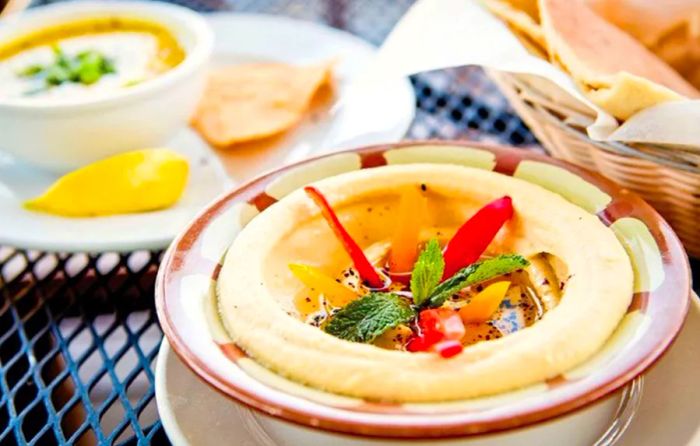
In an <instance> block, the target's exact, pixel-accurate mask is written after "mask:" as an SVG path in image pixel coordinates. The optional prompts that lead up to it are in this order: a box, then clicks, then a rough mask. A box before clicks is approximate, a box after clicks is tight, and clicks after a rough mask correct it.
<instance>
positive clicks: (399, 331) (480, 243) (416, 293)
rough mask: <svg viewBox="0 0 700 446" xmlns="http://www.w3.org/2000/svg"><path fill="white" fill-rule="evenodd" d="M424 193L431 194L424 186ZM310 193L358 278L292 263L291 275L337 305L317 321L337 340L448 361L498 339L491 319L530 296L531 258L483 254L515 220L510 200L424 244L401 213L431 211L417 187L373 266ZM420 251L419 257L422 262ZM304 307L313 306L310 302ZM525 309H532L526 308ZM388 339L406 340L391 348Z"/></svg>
mask: <svg viewBox="0 0 700 446" xmlns="http://www.w3.org/2000/svg"><path fill="white" fill-rule="evenodd" d="M421 189H422V190H423V191H425V185H423V186H422V187H421ZM305 191H306V193H307V195H309V197H310V198H311V199H312V200H313V201H314V203H315V204H316V205H317V206H318V207H319V208H320V209H321V212H322V215H323V217H324V218H325V220H326V221H327V222H328V224H329V225H330V227H331V229H332V230H333V233H334V234H335V236H336V238H337V239H338V240H339V241H340V242H341V244H342V246H343V248H344V249H345V251H346V252H347V254H348V255H349V257H350V258H351V260H352V263H353V268H351V269H349V270H347V271H346V272H345V273H344V274H343V276H344V277H343V279H348V278H349V277H354V278H355V279H356V280H355V282H354V283H353V282H348V281H347V280H345V281H344V280H342V279H340V278H336V279H334V278H333V277H330V276H328V275H326V274H325V273H324V272H323V271H322V270H321V269H318V268H316V267H312V266H307V265H298V264H293V265H290V268H291V270H292V273H293V274H294V275H295V276H296V277H297V278H298V279H299V280H301V281H302V282H303V283H304V284H305V285H307V286H308V287H309V288H310V289H311V290H312V291H315V292H318V293H320V294H322V295H323V297H324V302H326V303H328V304H329V306H330V307H332V309H331V311H329V312H328V313H327V317H324V318H322V320H318V319H316V320H315V322H316V323H315V324H314V325H318V326H320V327H321V328H322V329H323V330H324V331H325V332H327V333H329V334H331V335H333V336H336V337H338V338H341V339H344V340H348V341H353V342H363V343H375V345H383V344H389V345H391V348H400V349H403V350H407V351H411V352H421V351H428V352H435V353H438V354H440V355H441V356H442V357H445V358H449V357H452V356H454V355H457V354H459V353H461V352H462V350H463V346H464V345H465V344H469V343H473V342H478V340H488V339H490V338H491V337H498V336H497V335H490V334H489V333H488V330H487V331H486V332H484V327H483V326H484V324H488V325H487V326H488V327H490V328H491V329H496V327H495V325H494V321H493V320H492V318H493V317H494V314H496V313H497V312H498V311H499V308H500V307H501V304H502V302H503V300H504V298H505V297H506V295H507V294H508V293H509V290H511V289H514V290H517V292H518V298H521V297H522V298H523V299H527V298H528V297H529V296H528V295H527V294H526V292H525V291H524V290H523V291H521V289H524V288H527V274H526V273H524V271H523V269H524V268H526V267H528V266H529V265H530V262H529V261H528V260H526V259H525V258H524V257H522V256H520V255H517V254H510V253H509V254H501V255H495V256H485V255H484V253H485V252H486V249H487V248H488V246H489V244H490V243H491V241H492V240H493V239H494V238H495V236H496V234H497V233H498V232H499V231H500V230H501V228H502V227H503V226H504V224H505V223H506V222H507V221H508V220H509V219H510V218H511V217H512V215H513V206H512V200H511V199H510V197H507V196H506V197H502V198H499V199H497V200H494V201H492V202H491V203H488V204H487V205H486V206H484V207H483V208H481V209H480V210H479V211H477V212H476V213H475V214H474V215H473V216H472V217H471V218H469V219H468V220H467V221H466V222H465V223H464V224H463V225H462V226H461V227H460V228H459V229H458V230H457V231H456V233H455V235H454V236H453V237H452V238H451V239H450V240H449V241H448V242H447V243H446V244H445V246H444V248H443V247H441V245H440V242H439V240H438V239H436V238H431V239H429V240H428V241H427V242H425V243H421V242H419V234H420V230H421V225H420V223H419V224H416V223H415V221H406V218H408V219H409V220H414V219H411V218H410V213H408V212H403V211H407V210H408V209H416V208H420V209H426V207H425V203H424V202H423V200H424V197H423V196H422V195H421V194H420V193H419V192H418V190H417V189H416V190H410V191H408V192H407V194H406V195H405V196H404V197H403V198H402V200H401V203H400V211H399V212H400V213H401V214H402V216H403V218H402V220H400V223H399V225H400V227H399V228H397V230H396V233H395V236H394V237H393V238H392V242H391V248H390V251H389V252H388V253H386V254H385V255H384V256H381V259H380V260H379V261H378V262H375V263H373V262H371V261H370V260H369V258H368V255H367V254H366V253H365V252H364V251H363V250H362V249H361V248H360V247H359V245H358V244H357V243H356V242H355V241H354V240H353V239H352V237H351V236H350V234H349V233H348V231H347V230H346V229H345V228H344V227H343V225H342V223H341V221H340V219H339V218H338V216H337V215H336V214H335V212H334V210H333V209H332V208H331V206H330V204H329V203H328V201H327V200H326V198H325V197H324V196H323V194H322V193H321V192H320V191H319V190H318V189H316V188H314V187H307V188H305ZM417 220H419V221H420V219H417ZM406 244H409V246H406ZM421 246H422V250H421V249H420V247H421ZM417 252H420V254H419V255H418V256H417V259H416V253H417ZM405 265H412V266H413V268H412V271H411V272H410V273H406V272H405V271H401V270H400V269H398V268H397V267H398V266H401V267H405ZM348 285H349V286H348ZM484 285H486V286H485V287H484ZM528 292H529V290H528ZM305 301H306V302H307V303H310V302H312V301H311V298H310V297H308V296H307V297H305ZM341 302H342V303H341ZM508 305H511V303H510V302H509V303H508ZM524 307H529V305H528V304H527V303H525V304H524ZM532 307H536V305H532ZM530 322H532V321H530ZM506 331H507V330H506ZM513 331H514V330H513ZM506 334H507V333H506ZM387 336H392V339H393V340H394V341H395V340H397V339H398V340H399V341H400V342H391V341H390V342H388V343H387V339H386V337H387ZM397 344H398V345H397Z"/></svg>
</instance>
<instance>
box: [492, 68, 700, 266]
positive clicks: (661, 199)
mask: <svg viewBox="0 0 700 446" xmlns="http://www.w3.org/2000/svg"><path fill="white" fill-rule="evenodd" d="M488 75H489V77H490V78H491V79H492V80H493V81H494V82H495V83H496V84H497V85H498V87H499V88H500V89H501V91H502V92H503V94H504V95H505V96H506V98H507V99H508V101H509V102H510V104H511V106H512V107H513V108H514V109H515V111H516V112H517V113H518V114H519V115H520V117H521V118H522V119H523V121H525V123H526V124H527V125H528V126H529V127H530V130H532V132H533V133H534V134H535V136H536V137H537V138H538V139H539V141H540V142H541V144H542V146H543V147H544V148H545V149H546V150H547V151H548V152H549V153H550V154H551V155H552V156H554V157H556V158H560V159H563V160H566V161H569V162H572V163H574V164H577V165H580V166H582V167H585V168H587V169H590V170H594V171H596V172H598V173H600V174H602V175H604V176H606V177H608V178H610V179H612V180H614V181H616V182H617V183H618V184H620V185H622V186H623V187H625V188H628V189H630V190H632V191H634V192H636V193H637V194H639V195H641V196H642V197H643V198H645V199H646V200H647V201H648V202H649V203H650V204H651V205H652V206H654V208H656V210H657V211H658V212H659V213H660V214H661V215H663V216H664V218H665V219H666V220H667V221H668V222H669V223H670V224H671V226H672V227H673V228H674V229H675V231H676V233H677V234H678V236H679V237H680V239H681V240H682V241H683V244H684V245H685V248H686V250H687V251H688V254H689V255H690V256H693V257H700V231H699V230H698V221H700V152H698V151H697V149H696V151H693V150H691V149H669V148H668V147H665V148H664V147H657V146H652V145H646V146H645V145H636V144H635V145H627V144H622V143H617V142H600V141H593V140H591V139H590V138H588V136H587V134H586V129H585V123H587V122H591V121H589V120H588V119H589V118H590V119H592V117H590V116H583V118H584V119H580V118H581V117H582V116H581V115H578V116H576V115H577V113H575V112H574V113H573V114H569V113H567V111H568V109H567V107H566V105H564V106H561V104H571V99H570V98H568V97H565V93H563V92H561V93H559V92H558V91H557V89H551V88H549V89H546V91H544V90H542V89H537V88H533V85H532V84H530V83H528V82H527V81H526V80H524V78H523V77H521V76H520V75H517V74H510V73H505V72H500V71H495V70H489V71H488ZM578 111H579V112H580V110H578ZM572 115H573V119H572ZM577 117H578V118H579V119H577Z"/></svg>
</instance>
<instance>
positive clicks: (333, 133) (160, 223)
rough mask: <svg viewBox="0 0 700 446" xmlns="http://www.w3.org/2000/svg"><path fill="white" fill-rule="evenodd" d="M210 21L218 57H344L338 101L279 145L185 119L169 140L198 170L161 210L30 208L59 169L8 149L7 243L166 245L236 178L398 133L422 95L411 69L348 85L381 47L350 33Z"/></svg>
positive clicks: (3, 159) (249, 18)
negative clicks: (105, 212) (216, 132)
mask: <svg viewBox="0 0 700 446" xmlns="http://www.w3.org/2000/svg"><path fill="white" fill-rule="evenodd" d="M209 22H210V24H211V25H212V27H213V29H214V33H215V35H216V47H215V49H214V56H213V63H214V64H230V63H240V62H249V61H272V60H274V61H283V62H291V63H297V64H304V63H313V62H318V61H323V60H328V59H335V60H337V64H336V66H335V74H336V83H337V92H336V94H335V96H334V98H335V99H334V102H333V103H329V104H326V106H325V107H322V108H320V109H319V110H320V111H317V112H315V113H314V116H313V117H312V118H310V119H307V120H306V121H305V122H302V123H301V124H300V125H299V126H298V127H297V128H295V129H294V130H293V131H291V132H289V133H288V134H287V135H285V136H284V137H283V138H279V139H277V140H275V141H273V144H272V145H269V144H268V145H262V144H257V145H248V146H245V147H244V148H241V149H231V150H227V151H213V150H212V149H211V148H209V147H208V146H207V145H206V144H205V143H204V142H203V141H202V140H201V139H200V138H199V136H198V135H196V134H195V133H194V132H193V131H191V130H190V129H187V128H184V129H182V130H181V132H180V133H179V134H178V135H177V136H176V137H175V138H174V139H173V141H171V142H170V143H169V144H166V146H168V147H170V148H172V149H174V150H176V151H178V152H180V153H182V154H184V155H185V156H187V157H188V159H189V160H190V166H191V180H190V183H189V185H188V187H187V189H186V191H185V194H184V196H183V198H182V200H180V202H179V203H178V204H177V205H175V206H174V207H172V208H170V209H166V210H163V211H157V212H148V213H142V214H131V215H117V216H110V217H97V218H63V217H57V216H51V215H45V214H41V213H36V212H30V211H27V210H25V209H23V208H22V206H21V202H22V201H23V200H25V199H27V198H29V197H32V196H34V195H37V194H39V193H40V192H41V191H43V190H44V189H45V188H46V187H47V186H48V185H49V184H51V183H52V182H53V181H54V180H55V179H56V178H57V177H56V176H54V175H52V174H49V173H45V172H41V171H37V170H34V169H32V168H30V167H28V166H26V165H23V164H20V163H19V162H16V161H15V160H13V159H11V158H9V157H8V156H4V155H3V154H2V153H0V245H7V246H14V247H18V248H24V249H38V250H43V251H64V252H105V251H133V250H137V249H160V248H164V247H166V246H167V245H168V244H169V243H170V241H171V240H172V239H173V238H174V236H175V235H176V234H177V233H178V232H179V230H180V229H181V228H182V227H183V226H184V225H185V224H186V223H187V222H188V221H189V220H190V219H191V218H192V217H193V216H194V215H195V214H196V213H197V212H198V211H199V209H201V208H202V207H203V206H204V205H205V204H206V203H208V202H209V201H211V200H212V199H213V198H214V197H215V196H216V195H218V194H219V193H221V192H222V191H223V190H224V189H225V188H226V187H228V186H230V185H231V184H232V183H233V184H236V183H239V182H242V181H245V180H247V179H249V178H251V177H253V176H255V175H257V174H259V173H261V172H262V171H265V170H269V169H271V168H274V167H277V166H279V165H281V164H286V163H290V162H294V161H299V160H301V159H304V158H306V157H308V156H309V155H312V154H315V153H320V152H325V151H331V150H335V149H339V148H346V147H350V146H352V145H364V144H374V143H382V142H393V141H396V140H399V139H400V138H401V137H402V136H403V135H404V134H405V132H406V130H407V129H408V127H409V125H410V124H411V121H412V120H413V116H414V113H415V97H414V93H413V88H412V87H411V84H410V82H409V81H408V80H407V79H399V80H396V81H393V82H387V83H384V84H381V85H379V84H373V85H366V86H365V87H363V88H361V89H352V91H350V90H351V88H350V81H351V79H352V78H353V77H355V76H357V75H358V74H359V73H360V72H361V71H362V69H363V68H364V67H365V66H367V64H368V63H369V61H370V60H371V58H372V56H373V54H374V52H375V48H374V47H373V46H371V45H370V44H368V43H367V42H365V41H363V40H361V39H359V38H357V37H355V36H353V35H351V34H349V33H345V32H342V31H338V30H334V29H331V28H328V27H325V26H322V25H317V24H313V23H308V22H302V21H297V20H292V19H287V18H281V17H274V16H264V15H255V14H234V13H217V14H213V15H211V16H209ZM222 160H223V164H224V165H222V164H221V162H220V161H222ZM226 171H228V174H229V177H228V178H227V176H226Z"/></svg>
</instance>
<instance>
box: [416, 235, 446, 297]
mask: <svg viewBox="0 0 700 446" xmlns="http://www.w3.org/2000/svg"><path fill="white" fill-rule="evenodd" d="M444 271H445V260H444V259H443V258H442V250H441V249H440V244H439V243H438V241H437V240H435V239H433V240H430V241H429V242H428V243H427V244H426V245H425V248H424V249H423V251H422V252H421V253H420V255H419V256H418V260H417V261H416V264H415V266H414V267H413V273H411V293H412V294H413V303H415V304H416V305H421V304H423V302H425V301H426V299H428V297H430V295H431V294H432V292H433V290H434V289H435V287H436V286H437V285H438V284H439V283H440V279H441V278H442V273H443V272H444Z"/></svg>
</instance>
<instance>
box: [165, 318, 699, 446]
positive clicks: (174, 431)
mask: <svg viewBox="0 0 700 446" xmlns="http://www.w3.org/2000/svg"><path fill="white" fill-rule="evenodd" d="M698 308H700V306H698ZM171 355H173V357H174V358H175V360H176V361H181V359H180V358H179V357H178V356H177V355H176V354H175V352H174V351H173V350H172V347H170V344H169V343H168V340H167V338H163V340H162V341H161V344H160V347H159V348H158V357H157V359H156V370H155V398H156V404H157V406H158V415H159V416H160V421H161V423H162V424H163V429H165V433H166V435H167V436H168V439H169V440H170V441H172V442H173V444H175V445H176V446H185V445H188V444H191V443H190V442H189V441H188V439H187V438H188V436H187V432H185V431H184V430H183V429H182V427H181V426H180V425H179V424H178V422H177V416H176V406H174V405H173V404H171V401H170V399H169V396H168V391H167V386H166V364H167V362H168V359H169V358H168V357H169V356H171ZM182 369H183V371H185V372H188V373H190V374H191V375H192V378H194V379H199V377H198V376H197V374H195V373H194V372H193V371H192V370H190V369H189V368H188V367H187V365H185V364H184V363H183V364H182ZM205 384H206V383H205ZM643 387H644V378H643V377H637V378H635V379H634V380H633V381H631V382H630V383H629V384H628V385H627V386H625V387H624V388H623V389H622V390H621V391H620V392H621V396H620V402H619V404H618V407H617V410H616V412H615V418H613V419H612V420H610V425H609V426H608V428H607V429H606V430H605V431H604V432H603V433H602V434H601V436H600V438H599V439H598V442H596V444H595V445H594V446H603V445H611V444H614V443H615V442H617V441H618V440H619V439H620V438H621V437H622V435H624V433H625V432H626V431H627V429H628V428H629V426H630V424H631V422H632V420H633V419H634V416H635V415H636V411H637V409H638V408H639V404H640V402H641V399H642V394H643ZM212 390H213V389H212ZM219 396H220V397H221V398H222V399H223V398H225V399H226V401H227V402H228V404H231V405H236V404H239V403H237V402H236V401H234V400H232V399H230V398H228V397H227V396H226V395H219ZM587 408H588V407H584V408H582V409H581V411H584V410H586V409H587ZM238 409H239V413H240V415H241V419H240V420H239V421H240V422H243V423H246V422H247V423H249V425H248V426H246V427H245V429H246V430H247V431H248V432H249V433H250V435H251V436H253V437H256V438H257V440H258V441H259V442H260V445H259V446H273V444H274V443H273V440H272V439H271V438H269V437H266V435H267V434H266V433H265V431H264V428H263V427H262V426H261V425H260V423H259V422H258V421H257V419H256V418H255V415H256V414H257V412H255V410H254V409H250V408H248V407H244V406H239V407H238ZM569 415H570V414H569ZM565 416H567V415H562V416H561V417H565ZM561 417H557V418H554V419H553V420H549V421H555V420H557V419H558V418H561ZM244 418H245V419H244ZM250 424H252V425H253V426H255V429H251V428H250ZM539 425H540V424H535V425H531V426H525V427H524V428H522V429H529V428H532V427H536V426H539ZM510 432H512V431H507V433H510ZM491 435H494V434H493V433H487V434H484V435H482V436H491ZM496 435H498V433H496ZM261 436H262V437H263V438H260V437H261ZM478 437H479V436H477V437H476V438H478ZM404 441H406V442H411V440H404Z"/></svg>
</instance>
